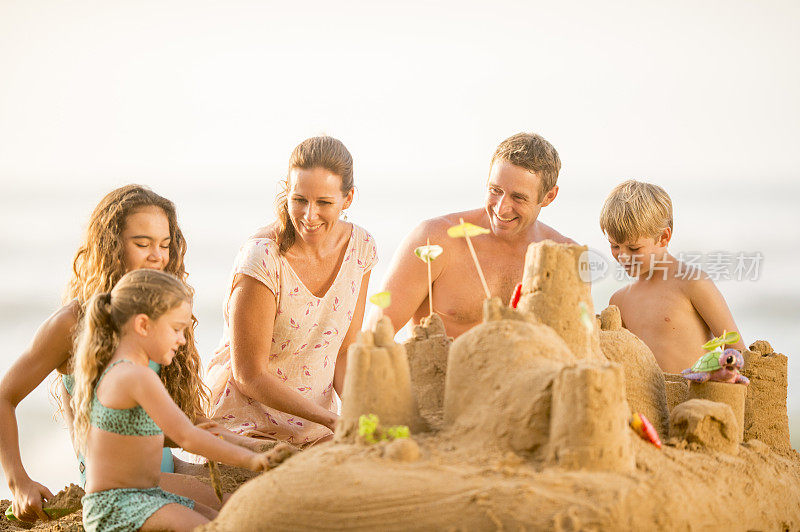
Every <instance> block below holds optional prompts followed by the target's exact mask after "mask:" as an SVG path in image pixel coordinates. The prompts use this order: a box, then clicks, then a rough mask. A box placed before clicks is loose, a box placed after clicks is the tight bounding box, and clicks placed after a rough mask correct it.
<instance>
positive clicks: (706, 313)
mask: <svg viewBox="0 0 800 532" xmlns="http://www.w3.org/2000/svg"><path fill="white" fill-rule="evenodd" d="M686 292H687V296H688V297H689V301H691V303H692V305H693V306H694V308H695V310H696V311H697V313H698V314H699V315H700V317H701V318H703V321H705V322H706V325H708V328H709V330H710V331H711V335H712V336H715V337H716V336H720V335H722V333H723V332H725V331H727V332H730V331H736V332H738V333H739V336H741V332H740V331H739V328H738V327H737V326H736V322H735V321H733V315H732V314H731V311H730V309H729V308H728V304H727V303H726V302H725V298H724V297H722V293H721V292H720V291H719V289H718V288H717V287H716V285H714V282H713V281H712V280H711V279H709V278H708V276H707V275H705V274H703V275H702V277H701V278H700V279H697V280H691V281H687V282H686ZM730 347H733V348H735V349H738V350H740V351H744V350H745V349H746V347H745V344H744V340H742V339H740V340H739V342H738V343H736V344H733V345H731V346H730Z"/></svg>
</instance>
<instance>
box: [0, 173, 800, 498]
mask: <svg viewBox="0 0 800 532" xmlns="http://www.w3.org/2000/svg"><path fill="white" fill-rule="evenodd" d="M380 177H381V178H380V179H377V178H376V179H372V180H370V179H364V180H363V181H364V183H363V184H362V185H360V187H359V192H358V194H357V196H356V201H355V203H354V206H353V207H352V208H351V210H350V213H349V219H350V221H353V222H354V223H357V224H359V225H361V226H363V227H365V228H367V230H369V231H370V232H371V233H372V234H373V235H374V236H375V238H376V240H377V242H378V246H379V256H380V263H379V264H378V266H377V267H376V268H375V270H374V271H373V274H372V278H371V280H370V291H371V292H376V291H378V290H379V289H380V285H381V282H382V280H383V278H384V275H385V272H386V269H387V266H388V264H389V261H390V260H391V257H392V254H393V252H394V250H395V249H396V248H397V246H398V245H399V243H400V242H401V240H402V238H403V237H404V235H405V234H406V233H407V232H408V231H409V230H410V229H411V228H413V227H414V226H415V225H416V224H417V223H419V222H420V221H421V220H423V219H425V218H430V217H433V216H435V215H437V214H441V213H444V212H453V211H458V210H466V209H470V208H476V207H480V206H481V205H482V201H483V179H484V178H483V177H481V174H480V172H475V173H474V174H472V175H466V176H462V175H456V174H455V173H453V174H444V175H442V174H441V173H438V174H435V175H434V174H431V175H424V174H423V175H420V176H417V177H415V178H414V179H407V178H405V177H404V176H391V175H389V176H380ZM560 181H561V191H560V194H559V197H558V198H557V200H556V202H554V204H553V205H552V206H550V207H548V208H546V209H545V210H543V211H542V214H541V216H540V219H541V220H542V221H544V222H545V223H548V224H550V225H553V226H554V227H556V228H558V229H559V230H560V231H561V232H562V233H564V234H566V235H568V236H570V237H572V238H574V239H575V240H577V241H579V242H582V243H586V244H588V245H589V246H590V248H592V249H593V250H596V251H597V253H598V254H599V255H600V256H602V257H603V258H604V260H605V261H607V263H608V265H609V270H608V271H609V274H608V275H606V276H605V277H604V278H602V279H600V280H599V281H597V282H596V283H594V285H593V299H594V304H595V308H596V310H597V311H598V312H599V310H600V309H602V308H603V307H605V305H606V304H607V302H608V298H609V296H610V295H611V293H613V292H614V291H615V290H616V289H618V288H619V287H621V286H623V285H624V284H625V283H626V282H628V281H627V280H625V279H624V278H615V275H614V271H615V270H614V266H613V261H612V260H611V258H610V254H609V252H608V249H607V248H608V246H607V242H606V241H605V239H604V237H603V235H602V233H601V232H600V230H599V228H598V225H597V217H598V214H599V211H600V207H601V205H602V201H603V199H604V197H605V195H606V194H607V192H608V190H609V189H610V188H611V186H613V184H614V183H615V182H616V181H618V180H611V178H606V179H597V178H596V176H592V175H588V174H587V175H574V176H569V179H565V178H564V177H563V176H562V178H561V180H560ZM218 183H219V181H217V182H209V181H202V182H197V183H192V184H191V186H187V184H186V183H185V182H169V183H167V182H165V183H163V184H162V185H160V186H159V185H158V184H155V183H154V184H153V186H154V188H155V190H156V191H158V192H159V193H161V194H163V195H165V196H167V197H169V198H171V199H173V200H174V201H175V202H176V204H177V206H178V210H179V218H180V223H181V227H182V228H183V230H184V233H185V234H186V238H187V241H188V243H189V249H188V253H187V257H186V264H187V269H188V271H189V273H190V277H189V280H190V282H191V284H192V285H193V286H194V288H195V289H196V300H195V314H196V315H197V317H198V319H199V325H198V329H197V340H198V346H199V349H200V352H201V354H202V355H203V357H204V361H207V360H208V358H209V356H210V354H211V353H212V352H213V350H214V348H215V346H216V344H217V342H218V340H219V337H220V335H221V333H222V311H221V308H222V302H223V299H224V297H225V295H226V289H227V281H228V275H229V271H230V266H231V263H232V260H233V257H234V256H235V254H236V252H237V250H238V247H239V245H240V244H241V243H242V242H243V241H244V240H245V239H246V238H247V236H248V235H249V234H250V233H252V232H253V231H254V230H255V229H256V228H258V227H260V226H262V225H265V224H267V223H269V222H270V221H271V219H272V200H273V197H274V191H275V183H274V182H272V181H269V180H263V179H260V178H258V177H255V176H234V177H233V178H231V179H229V180H226V181H225V183H226V186H225V187H221V186H219V184H218ZM454 183H464V184H463V185H458V186H454ZM714 183H719V181H715V180H711V181H702V180H693V179H684V180H675V181H674V182H671V183H670V184H669V186H667V187H666V188H667V190H668V192H669V193H670V194H671V195H672V198H673V202H674V204H675V233H674V235H675V236H674V238H673V241H672V243H671V245H670V250H671V251H672V252H673V253H681V252H683V253H702V254H703V255H702V257H703V258H704V259H705V260H706V261H707V267H714V264H715V262H714V260H712V259H713V258H714V257H713V253H712V252H724V253H723V255H722V256H724V257H730V256H733V257H737V256H739V255H741V254H743V256H746V257H753V256H757V254H760V256H761V259H759V261H758V268H757V271H756V272H753V271H751V272H750V273H749V276H746V277H747V278H746V279H743V280H721V281H720V282H719V283H718V286H719V288H720V290H721V291H722V292H723V294H724V295H725V297H726V299H727V301H728V304H729V306H730V307H731V309H732V311H733V314H734V316H735V318H736V320H737V323H738V325H739V327H740V329H741V331H742V333H743V335H744V337H745V341H747V342H751V341H753V340H756V339H766V340H768V341H770V342H771V344H772V346H773V348H774V349H775V350H776V351H778V352H782V353H785V354H787V355H789V397H788V408H789V415H790V429H791V432H792V439H793V443H794V446H795V447H798V446H800V391H798V389H797V385H796V384H797V382H798V381H797V378H796V376H797V375H799V374H800V363H798V362H796V359H795V357H794V356H793V354H794V353H798V352H800V332H798V329H797V323H798V319H800V279H798V277H797V275H796V273H795V272H796V271H797V261H798V259H800V252H798V249H797V243H798V242H800V214H798V212H797V209H796V202H797V200H796V198H797V197H798V193H800V185H797V184H796V183H795V182H794V181H781V180H775V181H773V182H768V183H766V186H765V184H764V183H762V184H761V186H759V187H757V188H754V187H752V184H750V183H748V181H746V180H744V179H741V180H738V181H733V182H731V183H730V184H729V185H730V186H725V187H720V186H718V185H715V184H714ZM119 184H122V183H121V182H120V183H116V182H107V183H93V184H82V185H80V186H77V185H73V184H68V183H65V184H48V185H47V187H42V186H39V185H36V184H30V183H25V182H21V181H13V180H9V181H6V182H3V183H0V228H2V230H1V231H2V232H0V249H2V253H1V254H0V337H2V338H3V346H2V349H0V372H3V373H4V372H5V371H6V370H7V368H8V367H9V366H10V365H11V364H12V362H13V361H14V360H15V359H16V358H17V357H18V356H19V355H20V353H22V351H23V350H24V349H25V348H26V346H27V345H28V344H29V342H30V340H31V338H32V337H33V335H34V333H35V331H36V329H37V328H38V327H39V325H40V324H41V323H42V321H43V320H44V319H45V318H46V317H47V316H48V315H49V314H50V313H52V312H53V311H55V310H56V309H57V308H58V307H59V305H60V299H61V294H62V292H63V289H64V287H65V284H66V282H67V280H68V276H69V272H70V266H71V261H72V257H73V254H74V252H75V250H76V248H77V245H78V242H79V240H80V237H81V231H82V229H83V227H84V226H85V223H86V221H87V219H88V216H89V213H90V212H91V210H92V209H93V207H94V206H95V204H96V203H97V202H98V200H99V199H100V198H101V197H102V195H103V194H105V193H106V192H107V191H109V190H111V189H112V188H114V187H115V186H117V185H119ZM717 258H718V257H717ZM727 260H728V263H727V264H728V265H729V267H733V266H731V264H733V263H731V262H730V260H732V259H727ZM719 263H720V262H719V261H717V264H719ZM709 265H710V266H709ZM49 384H50V380H47V381H45V383H43V384H42V385H40V386H39V387H38V388H36V389H35V390H34V391H33V392H32V393H31V394H30V395H29V396H28V397H27V398H26V399H25V400H24V401H23V402H22V403H21V404H20V406H19V407H18V409H17V417H18V421H19V426H20V445H21V449H22V457H23V463H24V464H25V466H26V468H27V470H28V473H29V474H30V476H31V477H32V478H33V479H35V480H38V481H40V482H42V483H44V484H46V485H47V486H48V487H49V488H50V489H51V490H53V491H54V492H55V491H57V490H58V489H60V488H61V487H62V486H63V485H65V484H66V483H68V482H74V481H76V474H75V465H74V464H75V462H74V458H73V454H72V449H71V446H70V444H69V440H68V435H67V432H66V429H65V428H64V427H63V423H62V422H61V420H60V419H57V418H54V410H55V407H54V405H53V403H52V400H51V399H50V398H49V396H48V386H49ZM0 476H2V473H1V472H0ZM2 480H3V481H2V482H0V497H7V496H8V489H7V486H6V483H5V478H4V477H3V479H2Z"/></svg>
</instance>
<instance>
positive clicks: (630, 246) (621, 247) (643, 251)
mask: <svg viewBox="0 0 800 532" xmlns="http://www.w3.org/2000/svg"><path fill="white" fill-rule="evenodd" d="M669 239H670V230H669V229H664V231H663V232H662V233H661V235H659V236H658V237H656V238H653V237H649V236H643V237H640V238H638V239H636V240H630V241H627V242H615V241H614V240H613V239H612V238H611V237H609V238H608V243H609V244H610V245H611V254H612V255H613V256H614V259H615V260H616V261H617V262H619V263H620V265H621V266H622V267H623V268H625V273H627V274H628V275H630V276H631V277H636V278H640V279H641V278H647V279H649V278H650V277H651V276H652V275H653V274H657V273H658V261H659V260H660V259H661V258H662V257H663V256H664V253H665V252H666V251H667V244H668V243H669ZM662 271H666V270H662Z"/></svg>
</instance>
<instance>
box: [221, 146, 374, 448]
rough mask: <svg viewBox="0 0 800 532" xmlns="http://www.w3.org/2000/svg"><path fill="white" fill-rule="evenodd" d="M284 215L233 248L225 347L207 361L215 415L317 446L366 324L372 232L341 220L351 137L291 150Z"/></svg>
mask: <svg viewBox="0 0 800 532" xmlns="http://www.w3.org/2000/svg"><path fill="white" fill-rule="evenodd" d="M283 184H284V187H285V188H284V191H283V192H282V193H281V194H279V195H278V197H277V199H276V210H277V215H278V221H277V223H275V224H274V225H272V226H269V227H267V228H265V229H263V230H261V231H259V232H258V233H257V234H256V235H255V236H254V237H252V238H251V239H249V240H248V241H247V242H245V244H244V245H243V246H242V248H241V250H240V251H239V255H238V256H237V257H236V260H235V262H234V267H233V273H232V276H231V281H230V292H229V297H228V302H227V305H226V307H225V324H226V325H225V331H224V333H223V338H222V342H221V347H220V348H219V349H218V351H217V352H216V354H215V356H214V358H213V359H212V360H211V363H210V364H209V373H208V376H209V382H210V383H211V391H212V402H213V405H214V406H213V407H212V417H213V418H214V419H215V421H217V422H219V423H220V424H222V425H224V426H226V427H227V428H229V429H230V430H232V431H234V432H237V433H239V434H244V435H246V436H252V437H260V438H269V439H276V440H283V441H288V442H290V443H294V444H298V445H311V444H313V443H316V442H318V441H321V440H324V439H327V438H329V437H330V436H331V435H332V431H333V430H334V426H335V423H336V420H337V419H338V416H337V414H336V413H335V412H334V410H335V401H334V393H333V391H334V389H335V390H336V392H337V393H338V394H339V395H340V396H341V393H342V387H343V382H344V374H345V366H346V362H347V360H346V354H347V348H348V347H349V345H350V343H351V342H352V341H353V339H354V337H355V335H356V333H358V331H359V330H360V329H361V323H362V320H363V317H364V305H365V302H366V294H367V286H368V285H369V275H370V270H371V269H372V267H373V266H374V265H375V263H376V262H377V249H376V247H375V242H374V240H373V238H372V236H371V235H370V234H369V233H367V232H366V231H365V230H364V229H362V228H360V227H358V226H356V225H354V224H351V223H347V222H345V221H342V220H341V219H340V215H341V213H342V211H343V210H345V209H347V208H348V207H349V206H350V204H351V203H352V201H353V192H354V187H353V159H352V157H351V155H350V152H349V151H347V148H345V146H344V144H342V143H341V142H340V141H339V140H336V139H334V138H331V137H314V138H310V139H307V140H305V141H303V142H302V143H300V145H298V146H297V147H296V148H295V149H294V152H293V153H292V157H291V159H290V163H289V171H288V174H287V178H286V180H285V181H284V183H283Z"/></svg>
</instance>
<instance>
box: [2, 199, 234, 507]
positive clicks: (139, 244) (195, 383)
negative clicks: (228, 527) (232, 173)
mask: <svg viewBox="0 0 800 532" xmlns="http://www.w3.org/2000/svg"><path fill="white" fill-rule="evenodd" d="M185 253H186V241H185V240H184V238H183V233H182V232H181V230H180V228H179V227H178V222H177V216H176V213H175V206H174V205H173V204H172V202H171V201H169V200H167V199H165V198H163V197H161V196H159V195H158V194H156V193H155V192H152V191H151V190H149V189H147V188H144V187H142V186H139V185H128V186H125V187H122V188H118V189H116V190H114V191H112V192H111V193H109V194H108V195H107V196H106V197H105V198H103V199H102V201H100V203H99V204H98V205H97V207H96V208H95V210H94V212H93V213H92V216H91V218H90V220H89V224H88V226H87V229H86V233H85V236H84V239H83V243H82V244H81V246H80V247H79V249H78V252H77V254H76V255H75V259H74V262H73V267H72V270H73V276H72V279H71V281H70V283H69V288H68V290H67V294H66V297H65V305H64V306H63V307H61V308H60V309H59V310H58V311H56V312H55V313H54V314H53V315H52V316H50V317H49V318H48V319H47V320H46V321H45V322H44V324H42V326H41V327H40V328H39V330H38V331H37V332H36V334H35V336H34V338H33V341H32V342H31V344H30V347H28V349H27V350H26V351H25V352H23V353H22V356H20V357H19V359H18V360H17V361H16V362H15V363H14V364H13V365H12V366H11V368H10V369H9V370H8V372H7V373H6V375H5V376H4V377H3V379H2V381H0V463H2V467H3V471H4V472H5V475H6V478H7V479H8V485H9V488H10V489H11V493H12V495H13V501H12V505H13V511H14V514H15V515H16V516H17V517H18V518H20V519H22V520H24V521H35V520H36V519H37V517H38V518H41V519H47V516H46V515H45V514H44V512H43V510H42V499H43V498H45V499H47V498H50V497H52V494H51V492H50V490H48V489H47V488H46V487H45V486H43V485H41V484H39V483H38V482H35V481H34V480H32V479H31V478H30V477H29V476H28V474H27V472H26V471H25V468H24V467H23V465H22V460H21V457H20V450H19V439H18V433H17V420H16V416H15V409H16V406H17V404H19V402H20V401H22V400H23V399H24V398H25V397H27V396H28V394H30V393H31V391H33V389H34V388H36V387H37V386H38V385H39V384H40V383H41V382H42V381H43V380H44V379H45V378H46V377H47V375H49V374H50V373H52V372H53V370H57V371H58V373H59V374H60V375H61V377H62V384H63V386H59V388H60V392H61V395H62V397H63V398H64V399H66V400H64V401H62V404H63V411H64V417H65V419H66V421H67V424H68V426H69V427H70V428H71V427H72V410H71V408H70V405H69V397H70V394H71V393H72V386H73V379H72V375H71V372H72V346H73V339H74V334H75V328H76V326H77V324H78V321H79V320H80V318H81V317H82V315H83V313H84V309H85V305H86V302H87V301H88V300H89V299H90V298H91V297H92V296H93V295H95V294H97V293H100V292H108V291H110V290H111V288H112V287H113V286H114V285H115V284H116V283H117V281H118V280H119V279H120V278H121V277H122V276H123V275H124V274H125V272H127V271H132V270H136V269H139V268H149V269H152V270H164V271H167V272H169V273H172V274H174V275H175V276H176V277H177V278H178V279H179V280H180V282H181V283H182V284H184V285H185V286H186V287H187V289H188V285H186V270H185V269H184V264H183V257H184V254H185ZM192 322H193V323H194V318H192ZM185 334H186V343H185V344H184V345H182V346H181V347H180V349H178V352H177V354H176V357H175V360H174V361H173V362H172V364H170V365H169V366H168V367H166V368H163V369H162V370H161V374H160V376H161V381H162V383H163V384H164V386H165V387H166V389H167V391H168V392H169V395H170V397H172V399H173V400H174V401H175V403H176V404H177V405H178V406H179V407H180V409H181V410H183V412H184V413H186V415H188V416H189V417H190V418H191V419H194V420H195V421H203V420H205V419H206V418H205V416H204V413H203V412H204V410H205V408H206V406H207V405H208V392H207V389H206V387H205V386H204V385H203V383H202V381H201V379H200V374H199V369H200V357H199V355H198V353H197V349H196V347H195V344H194V338H193V330H192V327H189V328H188V329H187V330H186V333H185ZM153 369H156V370H157V369H158V366H157V365H155V364H154V365H153ZM154 375H155V373H154ZM157 454H158V456H161V457H162V471H164V475H162V478H161V486H162V487H163V488H165V489H167V490H168V491H172V492H175V493H180V494H182V495H186V496H189V497H191V498H193V499H195V500H199V501H202V502H204V503H206V504H208V505H210V506H212V507H214V506H216V507H219V503H218V501H217V500H216V497H215V496H214V494H213V491H212V490H211V489H210V488H209V487H208V486H206V485H205V484H203V483H202V482H200V481H199V480H197V479H195V478H192V477H187V476H185V475H176V474H171V472H172V467H173V463H172V454H171V453H170V451H169V449H164V450H163V451H161V450H159V451H158V453H157ZM78 458H79V470H80V473H81V477H83V469H84V464H83V463H82V460H81V457H80V455H79V457H78ZM81 480H83V478H81Z"/></svg>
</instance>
